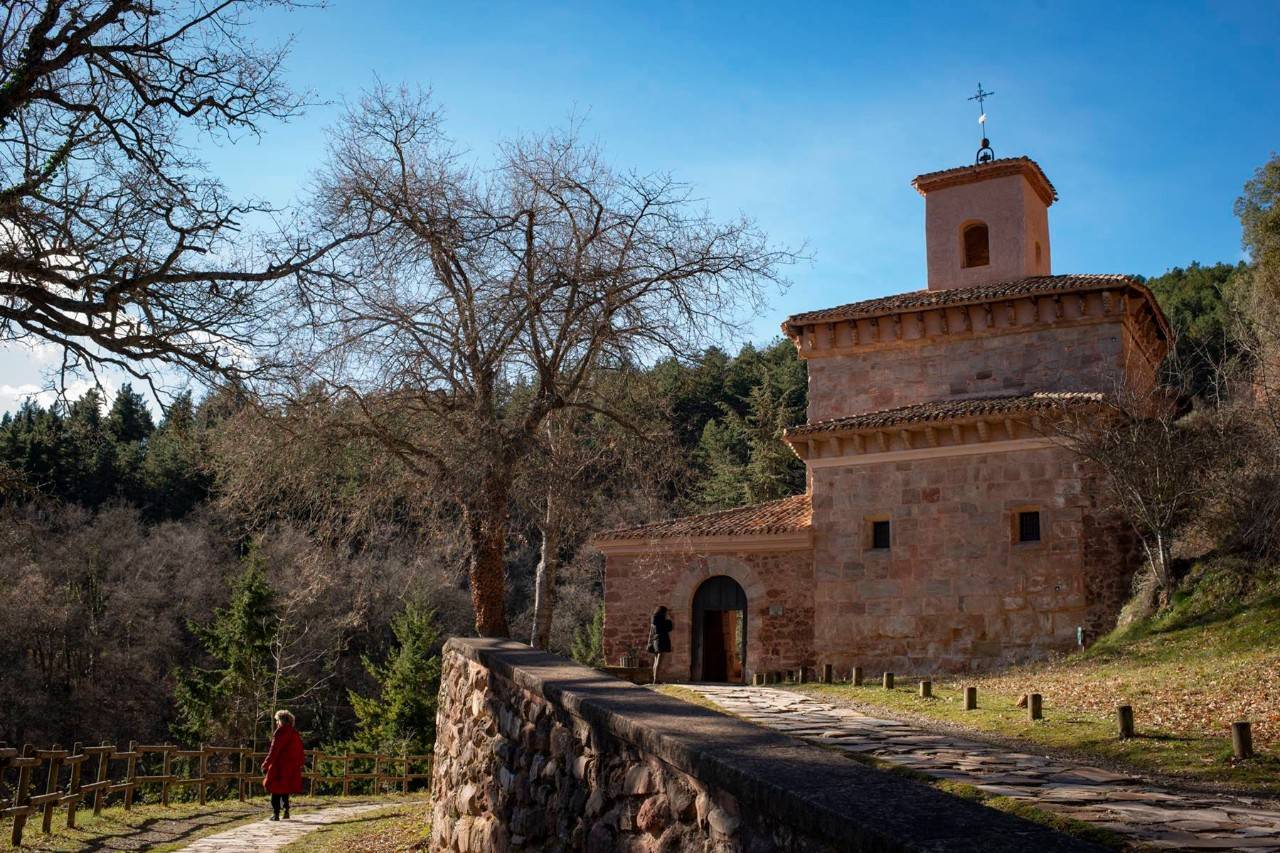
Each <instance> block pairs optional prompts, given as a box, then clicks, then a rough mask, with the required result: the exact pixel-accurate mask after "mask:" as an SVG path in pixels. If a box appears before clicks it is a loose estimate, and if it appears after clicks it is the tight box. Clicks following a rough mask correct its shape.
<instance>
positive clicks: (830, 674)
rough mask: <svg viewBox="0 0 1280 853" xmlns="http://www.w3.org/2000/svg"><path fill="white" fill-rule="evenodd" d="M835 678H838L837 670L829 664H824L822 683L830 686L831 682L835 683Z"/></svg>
mask: <svg viewBox="0 0 1280 853" xmlns="http://www.w3.org/2000/svg"><path fill="white" fill-rule="evenodd" d="M835 678H836V668H835V667H834V666H832V665H831V664H829V663H824V664H823V665H822V683H823V684H830V683H831V682H833V681H835Z"/></svg>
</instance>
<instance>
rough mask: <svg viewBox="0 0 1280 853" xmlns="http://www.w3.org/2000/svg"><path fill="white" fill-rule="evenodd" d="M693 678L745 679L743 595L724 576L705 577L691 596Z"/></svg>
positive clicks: (702, 679)
mask: <svg viewBox="0 0 1280 853" xmlns="http://www.w3.org/2000/svg"><path fill="white" fill-rule="evenodd" d="M692 633H693V649H692V655H691V657H692V661H693V678H694V680H695V681H728V682H733V683H742V682H744V681H745V680H746V666H747V594H746V592H745V591H743V589H742V586H741V585H740V584H739V583H738V582H737V581H736V580H734V579H733V578H731V577H729V576H728V575H716V576H715V577H711V578H707V579H706V580H705V581H703V582H702V585H701V586H699V587H698V591H697V592H696V593H694V596H693V632H692Z"/></svg>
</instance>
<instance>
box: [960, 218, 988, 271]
mask: <svg viewBox="0 0 1280 853" xmlns="http://www.w3.org/2000/svg"><path fill="white" fill-rule="evenodd" d="M960 237H961V246H962V247H963V249H964V267H965V269H968V268H969V267H985V266H987V265H988V264H990V263H991V239H990V236H989V234H988V231H987V223H985V222H966V223H965V224H964V225H962V226H960Z"/></svg>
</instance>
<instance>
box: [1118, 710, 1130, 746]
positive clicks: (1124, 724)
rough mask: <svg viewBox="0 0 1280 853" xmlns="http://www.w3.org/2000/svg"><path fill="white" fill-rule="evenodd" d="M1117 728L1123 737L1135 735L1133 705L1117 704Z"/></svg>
mask: <svg viewBox="0 0 1280 853" xmlns="http://www.w3.org/2000/svg"><path fill="white" fill-rule="evenodd" d="M1116 730H1117V734H1119V735H1120V737H1121V739H1123V740H1127V739H1129V738H1131V737H1133V706H1132V705H1117V706H1116Z"/></svg>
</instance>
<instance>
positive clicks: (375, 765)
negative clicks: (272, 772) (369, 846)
mask: <svg viewBox="0 0 1280 853" xmlns="http://www.w3.org/2000/svg"><path fill="white" fill-rule="evenodd" d="M305 756H306V764H305V765H304V768H303V778H304V779H305V780H306V783H307V786H308V790H307V792H308V793H309V794H312V795H315V794H317V793H327V792H334V793H336V792H338V791H339V790H340V791H341V794H342V796H344V797H346V796H350V795H351V793H352V791H351V788H352V783H353V782H355V783H358V785H357V787H358V788H360V789H363V790H359V791H357V793H382V792H391V791H397V790H398V791H400V792H401V793H404V794H407V793H409V788H410V787H411V786H414V784H415V783H418V782H420V781H421V780H423V779H429V778H430V777H431V756H430V755H380V754H378V753H348V754H343V755H335V754H330V753H326V752H323V751H321V750H318V749H308V750H306V751H305ZM266 757H267V754H266V753H265V752H255V751H254V750H252V749H250V748H249V747H244V746H201V747H200V748H199V749H182V748H180V747H177V746H173V745H172V744H163V745H158V746H147V745H140V744H138V743H137V742H136V741H134V742H131V743H130V744H129V748H128V749H120V748H119V747H115V746H108V745H106V744H103V745H102V746H83V747H82V746H81V745H80V744H76V745H75V746H74V747H72V748H71V749H69V750H68V749H59V748H58V746H57V745H56V744H55V745H54V747H53V748H52V749H35V748H34V747H32V746H31V745H27V746H26V747H24V748H23V749H21V750H18V749H13V748H7V747H3V746H0V818H12V819H13V831H12V834H11V836H10V841H11V843H12V844H13V846H14V847H17V846H19V845H21V844H22V833H23V831H24V830H25V829H26V825H27V821H28V820H29V819H30V818H31V817H32V816H33V815H36V814H40V815H41V825H40V830H41V831H42V832H44V833H45V834H48V833H49V832H51V831H52V829H53V817H54V812H55V811H56V810H57V809H59V808H64V807H65V808H66V810H67V826H68V827H73V828H74V827H75V825H76V811H77V810H79V809H80V808H82V807H83V808H88V807H89V805H90V804H92V807H93V813H94V814H95V815H97V814H99V813H101V811H102V809H103V806H104V805H105V804H106V803H107V801H108V799H109V798H111V797H113V796H116V797H118V799H119V801H120V802H121V803H122V805H123V806H124V808H125V810H126V811H128V810H129V809H130V808H132V807H133V803H134V800H135V795H136V794H137V792H140V791H142V790H144V789H147V790H158V791H159V801H160V803H161V804H162V805H165V806H167V805H169V798H170V794H171V792H173V791H174V790H175V789H178V790H186V789H195V797H196V799H197V800H198V801H199V803H200V805H204V804H205V802H206V799H207V798H208V796H209V792H210V791H211V790H212V791H215V792H221V793H223V794H224V795H227V796H230V795H231V793H232V792H234V793H235V795H236V796H237V797H238V798H239V799H240V800H242V801H243V800H245V799H246V798H247V797H250V796H253V794H254V789H255V786H256V787H257V788H259V789H261V788H262V769H261V768H262V761H263V759H264V758H266Z"/></svg>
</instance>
